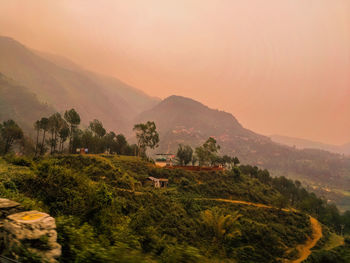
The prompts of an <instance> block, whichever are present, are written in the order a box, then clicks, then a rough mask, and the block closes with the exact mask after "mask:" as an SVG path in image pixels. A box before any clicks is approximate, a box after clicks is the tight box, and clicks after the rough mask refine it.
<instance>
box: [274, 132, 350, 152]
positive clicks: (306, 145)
mask: <svg viewBox="0 0 350 263" xmlns="http://www.w3.org/2000/svg"><path fill="white" fill-rule="evenodd" d="M269 137H270V138H271V139H272V141H274V142H277V143H281V144H285V145H288V146H291V147H296V148H298V149H320V150H325V151H329V152H335V153H340V154H346V155H350V143H347V144H343V145H332V144H326V143H322V142H315V141H310V140H306V139H300V138H295V137H288V136H282V135H271V136H269Z"/></svg>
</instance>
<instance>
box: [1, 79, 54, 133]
mask: <svg viewBox="0 0 350 263" xmlns="http://www.w3.org/2000/svg"><path fill="white" fill-rule="evenodd" d="M53 112H55V109H54V108H53V107H51V106H49V105H47V104H44V103H41V102H40V101H39V100H38V98H37V97H36V95H35V94H34V93H32V92H30V91H29V90H28V89H27V88H25V87H23V86H21V85H18V84H17V83H15V82H14V81H13V80H11V79H9V78H7V77H6V76H4V75H3V74H1V73H0V121H1V122H2V121H5V120H8V119H14V120H16V121H17V122H18V123H19V125H20V126H21V127H22V128H23V129H25V130H26V131H33V123H34V121H36V120H38V119H40V118H41V117H42V116H48V115H50V114H52V113H53Z"/></svg>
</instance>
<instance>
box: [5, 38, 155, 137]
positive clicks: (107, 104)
mask: <svg viewBox="0 0 350 263" xmlns="http://www.w3.org/2000/svg"><path fill="white" fill-rule="evenodd" d="M0 57H1V58H2V59H1V60H0V72H3V74H4V75H6V76H7V77H9V78H12V79H14V80H16V82H17V83H19V84H20V85H22V86H25V87H26V88H28V89H29V90H30V91H31V92H33V93H35V94H36V95H37V96H38V98H39V99H40V100H41V101H44V102H46V103H48V104H50V105H52V106H53V107H55V108H56V109H57V110H59V111H64V110H66V109H67V108H76V110H77V111H78V112H79V113H80V114H81V116H82V119H83V120H84V121H86V122H87V121H90V120H92V119H95V118H97V119H100V120H102V121H103V122H104V124H105V125H106V127H107V128H109V129H114V130H117V129H118V130H120V131H121V132H125V131H126V129H127V127H130V123H129V121H130V119H131V117H132V116H135V115H137V114H138V113H139V112H140V111H142V110H144V109H146V108H147V107H148V106H147V104H148V103H149V106H152V105H153V104H155V103H156V102H157V100H156V99H154V98H151V97H150V96H148V95H146V94H144V93H142V92H141V91H140V92H135V89H131V87H130V86H128V85H127V84H124V83H122V82H121V81H118V80H113V81H111V80H110V79H108V80H106V79H103V78H102V79H101V77H99V76H97V75H95V74H94V73H89V72H87V71H84V70H83V69H81V70H77V69H74V70H72V69H71V68H70V69H69V68H68V67H61V66H60V65H57V64H55V63H54V62H52V61H50V60H47V59H46V58H44V57H42V56H39V55H38V54H37V53H35V52H33V51H32V50H30V49H29V48H27V47H25V46H24V45H22V44H21V43H19V42H18V41H16V40H14V39H12V38H8V37H0ZM119 90H124V93H125V90H126V91H128V92H129V93H130V94H132V95H130V94H129V95H128V97H127V96H122V95H121V92H119ZM130 97H131V99H130ZM135 101H136V102H138V101H139V102H140V103H139V105H137V106H136V107H135V106H134V104H135ZM142 107H144V108H142Z"/></svg>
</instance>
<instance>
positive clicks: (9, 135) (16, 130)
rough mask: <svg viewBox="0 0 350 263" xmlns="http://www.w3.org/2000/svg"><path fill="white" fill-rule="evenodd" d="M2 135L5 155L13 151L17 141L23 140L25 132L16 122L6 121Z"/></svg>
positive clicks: (3, 124)
mask: <svg viewBox="0 0 350 263" xmlns="http://www.w3.org/2000/svg"><path fill="white" fill-rule="evenodd" d="M0 133H1V137H2V140H3V142H4V150H3V152H4V154H7V153H8V152H9V151H10V150H11V147H12V146H13V144H14V142H15V141H17V140H20V139H22V138H23V131H22V129H21V128H20V127H19V126H18V125H17V123H16V122H15V121H14V120H8V121H4V122H3V123H2V125H1V130H0Z"/></svg>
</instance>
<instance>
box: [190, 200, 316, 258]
mask: <svg viewBox="0 0 350 263" xmlns="http://www.w3.org/2000/svg"><path fill="white" fill-rule="evenodd" d="M196 200H208V201H210V200H212V201H217V202H225V203H233V204H242V205H250V206H255V207H261V208H276V207H273V206H269V205H264V204H259V203H252V202H247V201H240V200H230V199H220V198H196ZM276 209H277V208H276ZM282 211H285V212H291V211H295V210H291V209H282ZM310 223H311V228H312V238H308V240H307V241H306V243H305V244H300V245H298V246H297V247H296V249H297V250H298V251H299V258H298V259H296V260H292V261H288V262H290V263H300V262H302V261H304V260H305V259H307V258H308V256H310V254H311V249H312V248H313V247H314V246H315V245H316V244H317V242H318V240H320V238H321V237H322V227H321V224H320V223H319V222H318V221H317V219H316V218H313V217H311V216H310Z"/></svg>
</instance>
